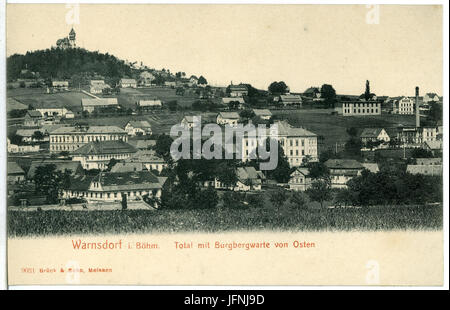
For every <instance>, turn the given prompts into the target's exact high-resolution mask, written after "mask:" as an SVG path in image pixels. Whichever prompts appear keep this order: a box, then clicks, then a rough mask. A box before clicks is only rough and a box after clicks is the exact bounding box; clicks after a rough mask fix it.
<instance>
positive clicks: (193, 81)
mask: <svg viewBox="0 0 450 310" xmlns="http://www.w3.org/2000/svg"><path fill="white" fill-rule="evenodd" d="M197 84H198V78H197V77H196V76H195V75H191V77H190V78H189V86H191V87H192V86H197Z"/></svg>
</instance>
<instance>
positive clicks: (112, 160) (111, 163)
mask: <svg viewBox="0 0 450 310" xmlns="http://www.w3.org/2000/svg"><path fill="white" fill-rule="evenodd" d="M118 162H119V161H118V160H117V159H115V158H111V159H110V160H109V162H108V164H106V171H111V169H112V167H114V166H115V165H116V164H117V163H118Z"/></svg>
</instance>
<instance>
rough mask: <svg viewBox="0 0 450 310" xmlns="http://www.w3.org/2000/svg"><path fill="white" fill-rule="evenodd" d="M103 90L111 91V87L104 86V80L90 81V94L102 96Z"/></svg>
mask: <svg viewBox="0 0 450 310" xmlns="http://www.w3.org/2000/svg"><path fill="white" fill-rule="evenodd" d="M104 89H111V86H109V85H108V84H106V83H105V81H104V80H91V83H90V87H89V92H90V93H91V94H102V93H103V90H104Z"/></svg>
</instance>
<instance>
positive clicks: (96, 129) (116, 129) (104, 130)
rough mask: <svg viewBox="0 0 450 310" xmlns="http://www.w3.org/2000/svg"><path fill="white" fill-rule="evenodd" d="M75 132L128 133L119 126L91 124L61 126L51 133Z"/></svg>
mask: <svg viewBox="0 0 450 310" xmlns="http://www.w3.org/2000/svg"><path fill="white" fill-rule="evenodd" d="M72 133H73V134H74V133H85V134H101V133H113V134H114V133H115V134H126V131H125V130H123V129H121V128H119V127H117V126H90V127H75V126H67V127H59V128H57V129H55V130H53V131H52V132H51V133H50V134H72Z"/></svg>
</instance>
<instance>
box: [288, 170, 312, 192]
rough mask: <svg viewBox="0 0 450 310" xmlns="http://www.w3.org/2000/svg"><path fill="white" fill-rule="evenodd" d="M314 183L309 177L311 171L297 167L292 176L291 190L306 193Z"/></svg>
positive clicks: (290, 181) (290, 179) (289, 182)
mask: <svg viewBox="0 0 450 310" xmlns="http://www.w3.org/2000/svg"><path fill="white" fill-rule="evenodd" d="M311 183H312V179H311V178H310V177H309V170H308V169H307V168H305V167H297V168H296V169H295V170H294V171H293V172H292V173H291V175H290V177H289V181H288V185H289V189H291V190H294V191H306V190H307V189H308V188H309V187H310V186H311Z"/></svg>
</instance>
